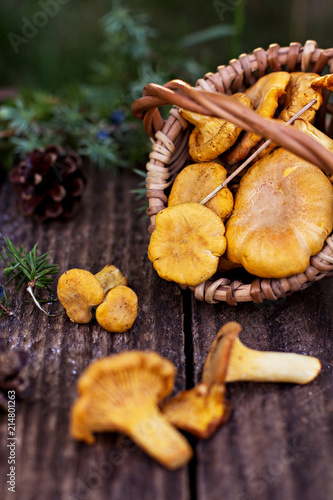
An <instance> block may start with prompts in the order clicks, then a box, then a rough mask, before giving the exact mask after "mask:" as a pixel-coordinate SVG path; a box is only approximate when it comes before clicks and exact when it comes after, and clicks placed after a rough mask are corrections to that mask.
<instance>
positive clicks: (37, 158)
mask: <svg viewBox="0 0 333 500" xmlns="http://www.w3.org/2000/svg"><path fill="white" fill-rule="evenodd" d="M81 166H82V160H81V157H80V156H79V155H78V154H77V153H76V152H75V151H64V150H63V149H62V148H61V147H60V146H57V145H50V146H48V147H47V148H46V149H45V150H44V151H42V150H40V149H34V150H33V151H32V152H30V153H27V154H26V156H25V158H24V160H23V161H21V162H20V163H19V164H18V165H17V166H15V167H14V168H13V169H12V170H11V171H10V173H9V179H10V181H11V182H12V183H13V185H14V186H15V190H16V192H17V204H18V208H19V210H20V212H21V213H22V214H23V215H36V216H38V218H39V219H41V220H46V219H56V218H58V217H71V216H72V215H74V213H75V212H76V209H77V208H78V205H79V203H80V200H81V195H82V192H83V191H84V188H85V184H86V179H85V177H84V175H83V172H82V170H81Z"/></svg>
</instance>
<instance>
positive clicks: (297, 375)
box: [226, 338, 321, 384]
mask: <svg viewBox="0 0 333 500" xmlns="http://www.w3.org/2000/svg"><path fill="white" fill-rule="evenodd" d="M320 370H321V363H320V361H319V360H318V359H317V358H314V357H312V356H303V355H302V354H293V353H283V352H262V351H257V350H254V349H250V348H248V347H246V346H245V345H244V344H242V342H241V341H240V340H239V339H238V338H236V339H235V340H234V344H233V348H232V351H231V355H230V359H229V364H228V370H227V376H226V382H236V381H251V382H290V383H294V384H307V383H309V382H311V381H312V380H313V379H314V378H315V377H316V376H317V375H318V374H319V372H320Z"/></svg>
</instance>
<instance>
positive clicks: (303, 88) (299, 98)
mask: <svg viewBox="0 0 333 500" xmlns="http://www.w3.org/2000/svg"><path fill="white" fill-rule="evenodd" d="M290 75H291V78H290V82H289V84H288V86H287V88H286V95H285V97H284V99H283V100H284V102H285V105H284V109H283V110H282V111H281V113H280V116H279V118H280V119H281V120H284V121H285V122H287V121H288V120H290V118H292V117H293V116H294V115H295V114H296V113H298V111H300V110H301V109H302V108H303V107H304V106H305V105H306V104H308V103H309V102H311V101H312V100H313V99H316V102H315V103H314V104H313V105H312V106H311V108H310V109H308V110H307V111H305V112H304V113H303V114H302V120H306V121H309V122H312V120H313V119H314V117H315V114H316V111H317V110H318V109H319V108H320V106H321V105H322V103H323V98H322V95H321V89H320V88H313V84H314V83H315V82H316V81H317V80H318V75H317V74H316V73H303V72H302V71H299V72H294V73H290Z"/></svg>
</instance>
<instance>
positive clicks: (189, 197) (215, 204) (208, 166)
mask: <svg viewBox="0 0 333 500" xmlns="http://www.w3.org/2000/svg"><path fill="white" fill-rule="evenodd" d="M226 178H227V171H226V169H225V168H224V167H223V166H222V165H220V164H219V163H216V162H213V161H210V162H205V163H194V164H192V165H188V166H187V167H185V168H184V169H183V170H181V172H180V173H179V174H178V175H177V177H176V179H175V181H174V183H173V185H172V189H171V192H170V195H169V198H168V206H169V207H171V206H172V205H178V204H179V203H186V202H189V201H195V202H198V203H200V201H201V200H203V199H204V198H205V197H206V196H207V195H208V194H209V193H211V192H212V191H213V190H214V189H215V188H216V187H217V186H219V185H220V184H222V182H224V181H225V180H226ZM233 206H234V198H233V196H232V193H231V191H229V189H228V188H224V189H221V191H219V193H218V194H217V195H216V196H214V198H212V199H211V200H210V201H209V202H208V203H207V204H206V207H207V208H210V209H211V210H213V212H215V213H216V214H217V215H218V216H219V217H221V219H222V220H224V219H226V217H227V216H228V215H230V213H231V212H232V209H233Z"/></svg>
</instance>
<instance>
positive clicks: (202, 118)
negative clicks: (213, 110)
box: [179, 109, 213, 129]
mask: <svg viewBox="0 0 333 500" xmlns="http://www.w3.org/2000/svg"><path fill="white" fill-rule="evenodd" d="M179 111H180V114H181V116H182V117H183V118H185V120H187V121H188V122H190V123H192V124H193V125H195V126H196V127H198V129H200V128H202V127H203V126H204V125H207V123H208V122H209V121H211V120H212V119H213V118H212V117H211V116H206V115H201V114H200V113H194V112H192V111H188V110H187V109H180V110H179Z"/></svg>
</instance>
